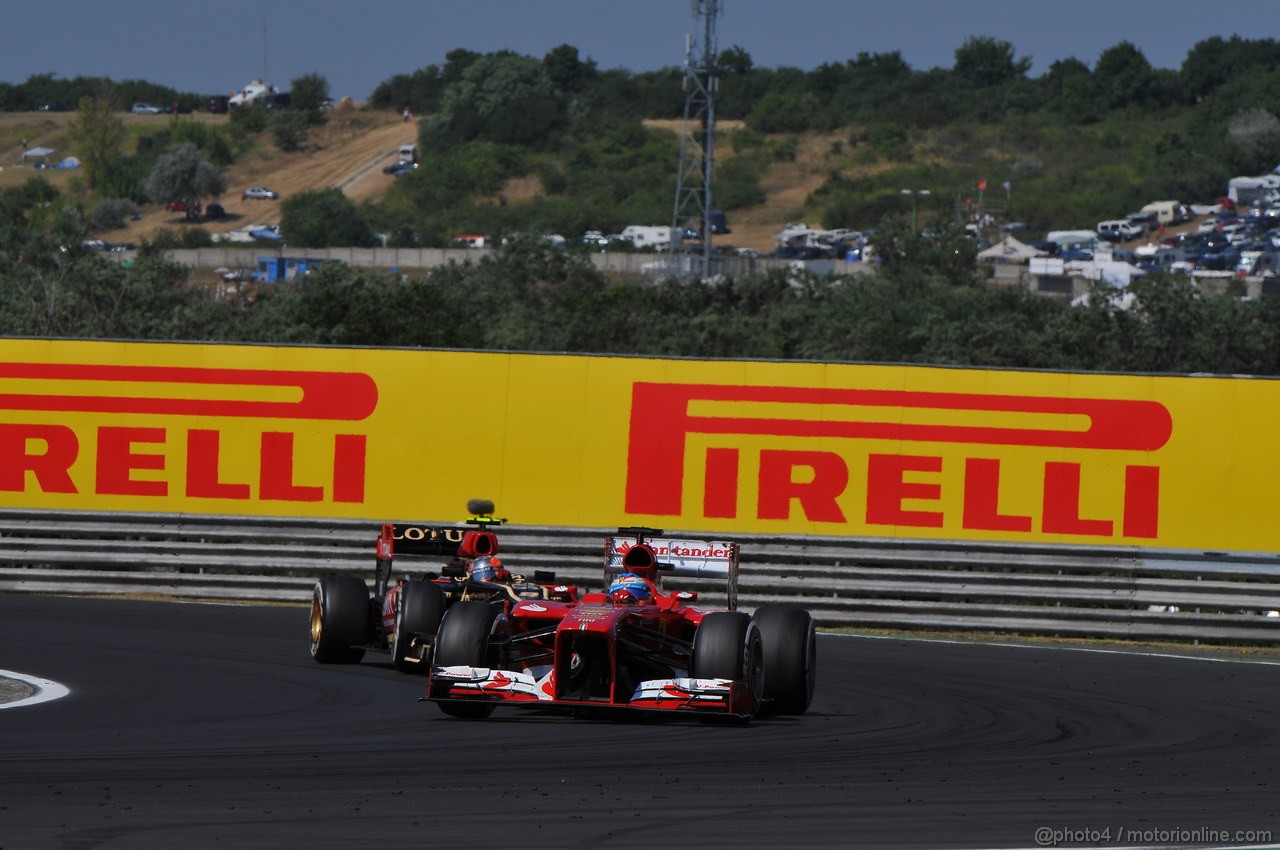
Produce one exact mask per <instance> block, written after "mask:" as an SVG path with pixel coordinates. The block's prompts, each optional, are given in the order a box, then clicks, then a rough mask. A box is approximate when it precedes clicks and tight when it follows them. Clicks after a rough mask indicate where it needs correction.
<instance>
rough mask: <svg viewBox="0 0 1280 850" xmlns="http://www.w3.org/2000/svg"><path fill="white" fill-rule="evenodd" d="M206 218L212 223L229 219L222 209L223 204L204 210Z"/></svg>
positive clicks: (213, 205)
mask: <svg viewBox="0 0 1280 850" xmlns="http://www.w3.org/2000/svg"><path fill="white" fill-rule="evenodd" d="M204 217H205V218H207V219H209V220H210V221H219V220H221V219H224V218H226V217H227V211H226V210H225V209H223V208H222V204H209V206H207V207H205V208H204Z"/></svg>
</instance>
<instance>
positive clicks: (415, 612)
mask: <svg viewBox="0 0 1280 850" xmlns="http://www.w3.org/2000/svg"><path fill="white" fill-rule="evenodd" d="M444 606H445V602H444V593H443V592H442V591H441V590H440V588H438V587H436V586H435V585H434V584H432V583H431V582H429V581H406V582H405V583H404V585H403V586H402V587H401V588H400V595H399V598H398V599H397V601H396V625H395V630H394V631H393V632H392V633H391V663H392V664H393V665H394V666H395V668H396V669H397V670H399V671H400V672H401V673H427V672H430V670H431V659H430V658H429V657H428V658H423V659H422V660H421V661H415V660H413V659H411V658H410V657H409V646H410V644H412V643H413V637H414V635H419V634H420V635H425V636H426V637H427V638H428V639H429V640H431V641H432V642H434V641H435V636H436V632H438V631H439V630H440V618H441V617H443V616H444Z"/></svg>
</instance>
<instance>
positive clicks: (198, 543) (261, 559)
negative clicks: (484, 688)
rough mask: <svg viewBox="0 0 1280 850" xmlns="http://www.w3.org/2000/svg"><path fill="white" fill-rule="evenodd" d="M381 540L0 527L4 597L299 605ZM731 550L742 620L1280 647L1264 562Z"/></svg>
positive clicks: (255, 523)
mask: <svg viewBox="0 0 1280 850" xmlns="http://www.w3.org/2000/svg"><path fill="white" fill-rule="evenodd" d="M399 519H406V518H404V517H401V518H399ZM378 528H379V523H377V522H374V521H360V520H332V519H296V518H264V517H241V516H197V515H187V514H138V513H114V512H79V511H66V512H49V511H34V510H12V509H11V510H0V592H8V593H43V594H95V595H104V594H105V595H121V594H123V595H154V596H161V597H173V598H183V599H226V600H246V601H247V600H259V601H274V602H285V603H301V602H305V601H307V600H308V599H309V598H310V592H311V587H312V585H313V583H314V580H315V578H316V577H317V576H319V575H321V574H324V573H330V572H336V573H346V574H351V575H358V576H362V577H364V578H366V579H368V578H371V577H372V573H373V544H374V540H375V538H376V537H377V533H378ZM611 530H612V529H586V528H534V527H523V526H515V525H509V526H504V527H503V528H502V529H501V532H500V540H501V547H502V554H503V556H504V558H505V559H506V560H507V561H508V562H509V564H510V565H511V566H512V567H513V568H514V569H515V570H516V571H518V572H526V573H530V574H531V573H532V572H533V570H535V569H543V570H554V571H555V572H556V574H557V578H558V580H560V581H565V582H568V583H576V584H578V585H580V586H584V587H588V588H592V589H598V588H599V586H600V582H601V574H602V572H601V566H602V551H603V540H604V536H605V534H607V533H608V532H609V531H611ZM671 533H672V534H676V533H677V532H671ZM689 536H691V537H695V538H696V537H702V536H705V535H702V534H696V533H694V534H690V535H689ZM733 539H734V540H737V541H738V542H740V543H741V544H742V581H741V592H740V596H739V604H740V605H741V606H742V607H743V608H745V609H748V610H750V609H754V608H755V607H757V606H759V605H762V604H769V603H784V604H794V605H801V606H803V607H805V608H808V609H809V610H810V611H812V612H813V614H814V616H815V617H816V618H817V620H818V622H819V623H820V624H821V625H824V626H849V627H855V628H863V629H870V628H884V629H915V630H934V631H937V630H954V631H968V632H975V631H976V632H995V633H1005V634H1007V633H1017V634H1026V635H1059V636H1071V637H1106V638H1121V639H1131V640H1182V641H1203V642H1213V643H1242V644H1254V645H1260V644H1273V643H1278V642H1280V616H1275V614H1276V612H1280V556H1277V555H1271V554H1232V553H1210V552H1190V551H1172V550H1146V549H1136V548H1135V549H1124V548H1116V547H1109V548H1108V547H1085V546H1065V545H1063V546H1056V545H1039V546H1036V545H1015V544H996V543H972V542H956V541H920V540H891V539H880V538H847V537H779V536H767V535H733ZM438 566H439V564H438V563H436V562H435V561H432V560H430V559H427V560H416V561H415V560H414V559H410V558H407V557H406V558H399V559H397V567H396V568H397V571H398V572H399V573H400V574H408V575H415V574H420V573H421V572H424V571H427V570H430V569H434V568H438ZM690 589H696V590H698V592H699V594H700V598H701V599H702V600H703V601H705V602H708V603H710V604H712V605H714V604H717V603H720V602H722V601H723V590H722V588H719V587H717V585H716V584H715V583H714V582H700V583H699V582H694V583H693V584H692V586H691V587H690Z"/></svg>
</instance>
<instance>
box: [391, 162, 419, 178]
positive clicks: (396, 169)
mask: <svg viewBox="0 0 1280 850" xmlns="http://www.w3.org/2000/svg"><path fill="white" fill-rule="evenodd" d="M417 167H418V163H416V162H409V161H408V160H403V159H402V160H400V161H399V162H397V163H396V164H395V165H388V166H387V167H386V168H384V169H382V173H383V174H390V175H391V176H392V177H400V176H402V175H405V174H408V173H409V172H410V171H413V170H414V169H415V168H417Z"/></svg>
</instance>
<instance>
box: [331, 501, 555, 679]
mask: <svg viewBox="0 0 1280 850" xmlns="http://www.w3.org/2000/svg"><path fill="white" fill-rule="evenodd" d="M467 509H468V510H469V511H471V512H472V514H474V515H473V516H472V517H471V518H470V519H468V520H467V521H466V522H467V525H462V526H445V525H423V524H420V523H386V524H384V525H383V526H382V533H381V534H380V535H379V536H378V541H377V548H376V552H377V559H376V562H375V569H374V583H373V588H372V590H370V588H369V587H368V586H367V585H366V584H365V582H364V581H363V580H362V579H360V578H357V577H356V576H350V575H327V576H323V577H321V578H320V580H319V581H317V582H316V585H315V588H314V590H313V592H312V596H311V657H312V658H314V659H315V660H316V661H318V662H320V663H321V664H355V663H357V662H359V661H360V659H362V658H363V657H364V654H365V652H366V651H368V650H375V651H381V652H389V653H390V654H391V661H392V664H393V665H394V666H395V668H396V669H397V670H400V671H401V672H405V673H412V672H421V673H425V672H427V671H428V669H429V667H430V658H431V652H432V648H433V646H434V644H435V641H436V632H437V630H438V629H439V627H440V621H441V618H442V617H443V616H444V614H445V611H446V610H448V608H449V607H450V606H451V605H454V604H455V603H467V604H475V605H478V606H481V607H484V608H492V609H493V610H494V611H495V612H499V613H502V612H505V611H507V610H510V608H511V607H512V606H514V605H516V604H517V603H519V602H521V601H526V600H539V601H544V602H547V603H551V602H555V603H556V604H572V603H574V602H575V601H576V600H577V598H578V589H577V587H575V586H573V585H565V584H557V583H556V580H555V575H554V574H553V573H550V572H545V571H542V570H538V571H535V572H534V574H533V581H527V580H526V579H525V577H524V576H521V575H516V574H513V573H511V572H509V571H508V570H507V569H506V568H505V566H504V565H503V564H502V562H501V561H500V560H499V559H498V557H497V554H498V537H497V535H496V534H494V532H493V531H492V530H491V529H492V528H494V527H496V526H499V525H501V524H502V523H503V522H504V520H502V519H499V518H496V517H493V516H492V513H493V503H492V502H489V501H485V500H480V499H473V500H472V501H471V502H469V503H468V504H467ZM397 555H427V556H445V557H448V556H452V560H451V561H450V562H449V563H447V564H445V565H443V567H442V568H441V569H440V570H439V572H435V571H428V572H426V573H425V574H424V575H423V576H422V578H421V579H420V580H410V579H408V578H400V579H397V580H396V581H395V582H392V581H391V572H392V569H393V566H394V563H395V558H396V556H397Z"/></svg>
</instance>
